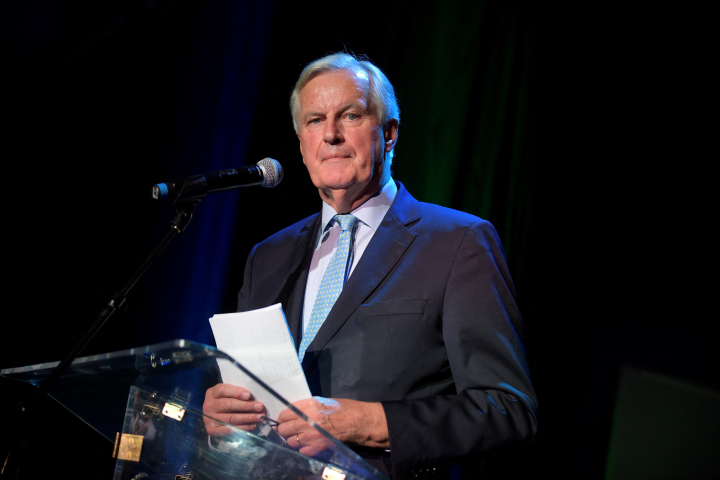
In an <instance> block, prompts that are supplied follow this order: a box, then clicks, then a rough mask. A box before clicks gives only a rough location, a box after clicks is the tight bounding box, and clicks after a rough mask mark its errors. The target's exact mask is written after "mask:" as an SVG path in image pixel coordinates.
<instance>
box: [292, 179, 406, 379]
mask: <svg viewBox="0 0 720 480" xmlns="http://www.w3.org/2000/svg"><path fill="white" fill-rule="evenodd" d="M397 184H398V193H397V195H396V196H395V200H394V201H393V204H392V205H391V207H390V210H388V213H387V214H386V215H385V218H383V221H382V223H381V224H380V227H379V228H378V230H377V231H376V232H375V235H373V237H372V240H370V243H369V244H368V246H367V248H366V249H365V252H364V253H363V256H362V258H361V259H360V261H359V262H358V264H357V266H356V267H355V270H354V271H353V274H352V275H351V276H350V279H349V280H348V282H347V283H346V284H345V287H344V288H343V291H342V293H340V296H339V297H338V299H337V301H336V302H335V305H333V308H332V310H330V313H329V314H328V316H327V318H326V319H325V322H323V324H322V327H320V330H319V331H318V332H317V335H315V339H314V340H313V341H312V343H311V344H310V346H309V347H308V349H307V351H306V352H305V357H304V358H303V362H302V364H303V370H307V368H308V367H309V366H310V365H311V364H312V363H313V362H314V361H315V359H316V358H317V357H318V355H319V354H320V352H321V351H322V349H323V348H324V347H325V345H326V344H327V343H328V342H329V341H330V339H331V338H332V337H333V336H334V335H335V334H336V333H337V331H338V330H339V329H340V328H341V327H342V326H343V324H344V323H345V322H346V321H347V320H348V318H350V316H351V315H352V314H353V312H354V311H355V310H356V309H357V308H358V307H359V306H360V305H361V304H362V303H363V301H364V300H365V299H367V298H368V297H369V296H370V294H371V293H372V292H373V291H374V290H375V289H376V288H377V287H378V286H379V285H380V283H381V282H382V281H383V279H385V277H386V276H387V275H388V274H389V273H390V271H391V270H392V268H393V267H394V266H395V264H396V263H397V262H398V261H399V260H400V258H401V257H402V256H403V254H404V253H405V251H406V250H407V249H408V247H409V246H410V244H411V243H412V242H413V240H415V236H416V235H417V233H415V232H414V231H412V230H411V229H410V228H408V227H407V226H406V225H408V224H410V223H412V222H415V221H416V220H418V219H420V206H419V203H418V201H417V200H415V199H414V198H413V197H412V196H411V195H410V194H409V193H408V192H407V190H405V188H404V186H403V185H402V184H401V183H400V182H397ZM305 278H307V273H306V274H305ZM303 285H304V284H303Z"/></svg>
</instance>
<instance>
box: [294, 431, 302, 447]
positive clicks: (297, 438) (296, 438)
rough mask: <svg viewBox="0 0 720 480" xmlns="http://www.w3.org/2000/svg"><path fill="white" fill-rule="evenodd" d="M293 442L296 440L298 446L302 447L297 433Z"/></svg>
mask: <svg viewBox="0 0 720 480" xmlns="http://www.w3.org/2000/svg"><path fill="white" fill-rule="evenodd" d="M295 440H297V442H298V445H300V446H301V447H302V444H300V434H299V433H298V434H297V435H295Z"/></svg>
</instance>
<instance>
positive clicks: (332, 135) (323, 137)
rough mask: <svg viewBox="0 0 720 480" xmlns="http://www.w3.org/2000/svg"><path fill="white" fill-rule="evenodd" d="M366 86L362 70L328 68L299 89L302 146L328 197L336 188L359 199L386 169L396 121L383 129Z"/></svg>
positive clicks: (371, 190)
mask: <svg viewBox="0 0 720 480" xmlns="http://www.w3.org/2000/svg"><path fill="white" fill-rule="evenodd" d="M368 87H369V81H368V79H367V76H366V75H365V73H364V72H360V73H353V72H349V71H343V72H326V73H322V74H320V75H318V76H316V77H314V78H313V79H312V80H310V81H309V82H308V83H307V84H306V85H305V87H303V89H302V91H301V92H300V122H299V124H300V129H299V132H298V137H299V139H300V152H301V153H302V157H303V163H304V164H305V166H306V167H307V169H308V172H309V173H310V178H311V179H312V182H313V184H314V185H315V186H316V187H317V188H318V189H319V190H320V194H321V196H323V197H324V198H326V200H327V197H328V196H330V197H331V198H332V197H333V195H337V194H342V195H345V196H350V199H351V201H353V202H354V200H356V199H360V200H361V199H362V198H363V196H370V195H372V194H373V193H375V191H377V189H378V187H379V186H380V182H381V180H383V181H384V180H387V178H388V176H389V174H390V172H389V171H388V172H385V171H384V170H385V169H384V159H385V152H389V151H390V150H392V148H393V147H394V146H395V138H396V132H397V128H396V123H393V122H394V121H393V122H391V124H392V125H391V126H390V127H388V128H385V129H383V128H382V126H380V125H378V121H377V117H376V115H375V112H373V111H371V110H370V108H369V107H370V105H368ZM393 125H395V126H393ZM362 201H364V200H362ZM353 208H354V207H353ZM341 213H343V212H341Z"/></svg>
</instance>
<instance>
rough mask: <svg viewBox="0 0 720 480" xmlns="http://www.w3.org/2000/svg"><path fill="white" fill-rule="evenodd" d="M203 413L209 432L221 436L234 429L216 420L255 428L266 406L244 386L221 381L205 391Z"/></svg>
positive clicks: (244, 427) (244, 428) (243, 427)
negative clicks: (255, 398)
mask: <svg viewBox="0 0 720 480" xmlns="http://www.w3.org/2000/svg"><path fill="white" fill-rule="evenodd" d="M203 414H204V415H206V416H203V422H205V429H206V430H207V432H208V434H209V435H212V436H214V437H219V436H222V435H227V434H229V433H231V432H232V430H231V429H230V428H229V427H227V426H225V425H223V424H221V423H219V422H217V421H216V420H220V421H221V422H225V423H228V424H230V425H233V426H235V427H237V428H240V429H242V430H247V431H251V430H255V428H256V427H257V424H258V423H259V422H260V421H261V420H262V416H263V415H265V407H264V406H263V404H262V403H260V402H256V401H254V398H253V396H252V394H251V393H250V392H248V391H247V390H245V389H244V388H242V387H236V386H235V385H229V384H227V383H219V384H217V385H215V386H214V387H212V388H209V389H208V390H207V391H206V392H205V402H204V403H203ZM208 417H211V418H208Z"/></svg>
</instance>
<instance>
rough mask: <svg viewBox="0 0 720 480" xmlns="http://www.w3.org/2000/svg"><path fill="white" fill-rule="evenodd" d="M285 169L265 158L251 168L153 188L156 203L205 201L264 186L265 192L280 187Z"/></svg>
mask: <svg viewBox="0 0 720 480" xmlns="http://www.w3.org/2000/svg"><path fill="white" fill-rule="evenodd" d="M283 175H284V172H283V168H282V165H280V163H279V162H278V161H277V160H273V159H272V158H263V159H262V160H260V161H259V162H258V163H257V165H249V166H244V167H240V168H237V169H235V168H231V169H230V170H218V171H217V172H210V173H205V174H202V175H193V176H190V177H183V178H176V179H174V180H170V181H169V182H165V183H158V184H157V185H153V187H152V195H153V198H154V199H156V200H168V201H170V202H173V203H177V202H180V203H184V202H191V201H194V200H201V199H203V198H205V197H206V196H207V194H208V193H215V192H224V191H225V190H232V189H234V188H241V187H254V186H256V185H261V186H263V187H265V188H273V187H275V186H277V184H278V183H280V182H281V181H282V179H283Z"/></svg>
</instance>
